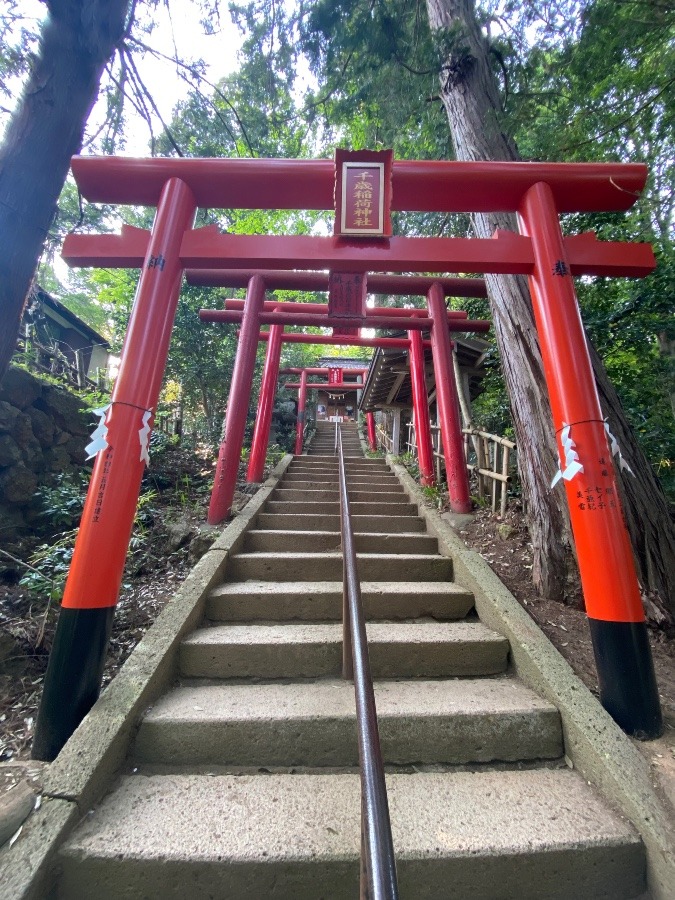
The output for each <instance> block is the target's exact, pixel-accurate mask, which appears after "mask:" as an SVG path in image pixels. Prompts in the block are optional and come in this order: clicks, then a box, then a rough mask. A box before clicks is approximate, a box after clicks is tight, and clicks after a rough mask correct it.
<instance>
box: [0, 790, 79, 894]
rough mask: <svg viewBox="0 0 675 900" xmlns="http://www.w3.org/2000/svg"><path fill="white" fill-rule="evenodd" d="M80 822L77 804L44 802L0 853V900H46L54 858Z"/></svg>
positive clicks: (44, 800) (58, 801) (51, 882)
mask: <svg viewBox="0 0 675 900" xmlns="http://www.w3.org/2000/svg"><path fill="white" fill-rule="evenodd" d="M79 818H80V812H79V810H78V807H77V804H76V803H73V802H69V801H67V800H54V799H50V798H44V799H43V800H42V805H41V806H40V809H37V810H35V811H34V812H33V813H31V815H30V817H29V818H28V819H27V820H26V822H25V823H24V824H23V827H22V829H21V834H20V835H19V837H18V838H17V840H16V842H15V843H14V844H13V846H12V847H9V846H8V845H6V846H5V847H3V849H2V850H0V900H19V898H21V900H46V898H47V897H49V896H50V894H51V890H52V885H53V871H52V867H53V863H54V854H55V853H56V850H57V849H58V847H59V846H60V845H61V843H63V841H64V839H65V837H66V835H67V834H68V833H69V832H70V831H71V829H72V828H73V826H74V825H75V824H76V823H77V821H78V820H79Z"/></svg>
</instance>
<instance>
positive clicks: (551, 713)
mask: <svg viewBox="0 0 675 900" xmlns="http://www.w3.org/2000/svg"><path fill="white" fill-rule="evenodd" d="M333 435H334V432H333V426H330V427H328V426H327V425H323V424H322V423H319V426H318V430H317V433H316V435H315V438H314V441H313V442H312V446H311V447H310V450H309V452H308V453H307V454H306V455H303V456H301V457H296V458H295V459H294V460H293V462H292V463H291V464H290V466H289V468H288V470H287V472H286V474H285V475H284V477H283V479H282V481H281V482H280V483H279V486H278V487H277V488H276V489H275V491H274V492H273V494H272V495H271V497H270V499H269V500H268V501H267V503H266V504H265V506H264V507H263V509H262V511H261V512H260V513H259V515H258V517H257V520H256V522H255V527H254V528H253V529H252V530H250V531H249V532H248V533H247V536H246V541H245V544H244V547H243V550H242V552H239V553H237V554H236V555H234V556H233V557H232V558H231V559H230V561H229V562H228V565H227V569H226V577H227V580H226V582H225V583H223V584H221V585H220V586H218V587H217V588H215V589H214V590H213V591H212V592H211V595H210V598H209V601H208V606H207V619H206V621H205V622H204V623H203V627H201V628H200V629H198V630H197V631H195V632H194V633H192V634H190V635H189V636H188V637H187V638H186V639H185V640H184V641H183V643H182V647H181V652H180V671H181V677H180V681H179V683H178V684H176V685H175V686H174V687H173V689H172V690H170V691H169V692H168V693H167V694H166V695H165V696H163V697H162V698H161V699H160V700H159V701H158V702H157V703H156V704H155V706H154V708H151V709H150V710H148V712H147V713H146V715H145V717H144V719H143V721H142V723H141V725H140V728H139V731H138V734H137V738H136V741H135V745H134V748H133V753H132V757H131V759H130V761H129V766H128V768H127V774H125V775H124V776H123V777H122V778H121V780H120V781H119V783H118V784H117V785H116V786H115V789H114V790H113V792H112V793H111V794H109V796H108V797H107V798H106V799H105V800H104V801H103V802H102V804H101V805H100V806H99V807H98V808H96V809H95V810H94V811H93V812H92V814H90V815H87V816H85V818H84V820H83V822H82V823H81V824H80V826H79V827H78V829H77V830H76V831H75V832H73V834H72V835H71V837H70V838H69V840H68V841H67V842H66V844H65V846H64V847H63V848H62V850H61V852H60V867H61V879H60V884H59V894H58V896H60V897H62V898H66V900H80V898H82V900H85V898H86V900H90V898H92V897H95V898H96V900H108V898H113V897H114V898H115V900H121V898H134V900H137V898H148V900H149V898H161V900H166V898H176V900H178V898H181V900H182V898H187V897H189V898H235V900H238V898H251V900H253V898H256V900H261V898H266V897H274V898H284V900H286V898H288V900H291V898H293V900H295V898H307V900H310V898H311V900H320V898H325V900H341V898H356V897H357V896H358V878H359V874H358V873H359V862H358V854H359V844H360V837H359V828H360V825H359V818H360V786H359V775H358V770H357V768H356V766H357V745H356V725H355V713H354V694H353V686H352V685H351V683H347V682H345V681H343V680H342V679H341V677H340V666H341V651H342V648H341V634H342V626H341V624H340V622H339V619H340V616H341V606H342V558H341V554H340V534H339V504H338V494H337V463H336V460H335V457H334V455H333V441H334V436H333ZM343 442H344V447H345V455H346V469H347V480H348V489H349V492H350V506H351V510H352V515H353V522H354V530H355V532H356V545H357V555H358V566H359V575H360V578H361V581H362V593H363V601H364V607H365V613H366V617H367V620H368V629H367V630H368V636H369V652H370V660H371V666H372V670H373V675H374V677H375V678H376V679H377V681H376V685H375V693H376V701H377V708H378V716H379V726H380V735H381V741H382V748H383V755H384V758H385V763H386V766H387V785H388V792H389V804H390V810H391V817H392V828H393V835H394V844H395V848H396V853H397V865H398V876H399V885H400V892H401V897H402V898H409V900H422V898H447V897H453V898H457V900H465V898H466V900H469V898H470V900H474V898H480V900H488V898H491V900H509V898H518V900H521V898H533V900H534V898H537V900H542V898H550V900H553V898H560V900H584V898H586V900H591V898H592V900H599V898H607V900H620V898H630V897H638V896H641V895H642V893H643V891H644V890H645V859H644V850H643V846H642V844H641V842H640V840H639V839H638V837H637V835H636V833H635V832H634V831H633V830H632V827H631V826H630V825H629V824H627V823H626V821H625V820H624V819H622V818H621V817H620V816H619V815H618V814H616V813H615V812H613V811H612V810H611V809H609V808H608V807H607V806H606V805H605V803H604V802H603V801H602V800H601V799H600V797H599V795H598V794H597V793H596V791H595V790H594V789H593V788H592V787H591V786H589V785H588V784H587V783H586V781H584V780H583V779H582V778H580V777H579V776H578V775H577V774H576V773H575V772H573V771H571V770H570V769H568V768H567V767H566V766H565V764H564V748H563V738H562V733H561V724H560V718H559V715H558V712H557V710H556V708H555V707H554V706H552V705H551V704H549V703H548V702H545V701H544V700H542V699H540V698H539V697H538V696H536V695H535V694H533V693H532V692H531V691H530V690H529V689H527V688H526V687H525V686H524V685H523V684H521V683H520V682H519V681H518V680H516V679H515V678H514V677H513V676H512V675H511V674H510V673H509V669H508V657H509V647H508V642H507V641H506V640H505V639H504V638H503V637H501V636H500V635H499V634H497V633H495V632H493V631H491V630H489V629H488V628H486V627H485V626H484V625H483V624H482V623H481V622H480V621H479V620H478V618H477V616H476V614H475V612H474V611H473V598H472V596H471V595H470V594H469V593H468V592H467V591H466V590H464V589H463V588H462V587H461V586H460V585H458V584H456V583H454V582H453V580H452V576H453V572H452V560H451V559H449V558H448V557H445V556H442V555H440V554H439V552H438V546H437V541H436V539H435V538H432V537H431V536H429V535H428V534H427V533H426V532H425V528H424V523H423V520H422V519H420V518H418V516H417V510H416V507H415V506H414V505H412V504H411V503H409V502H408V499H407V496H406V495H405V494H404V492H403V490H402V488H401V487H400V485H399V482H398V479H397V478H396V477H395V476H394V475H393V474H391V473H390V471H389V469H388V468H387V467H386V465H385V463H384V461H382V460H380V459H367V458H365V457H364V455H363V453H362V451H361V445H360V442H359V439H358V436H357V434H356V430H355V428H353V427H352V428H350V427H349V426H343Z"/></svg>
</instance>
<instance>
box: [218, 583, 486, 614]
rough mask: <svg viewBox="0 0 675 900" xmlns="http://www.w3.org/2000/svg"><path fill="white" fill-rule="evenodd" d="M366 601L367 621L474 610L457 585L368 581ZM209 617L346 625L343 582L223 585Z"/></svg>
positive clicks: (363, 592)
mask: <svg viewBox="0 0 675 900" xmlns="http://www.w3.org/2000/svg"><path fill="white" fill-rule="evenodd" d="M361 599H362V601H363V610H364V615H365V617H366V619H418V618H424V617H430V618H433V619H439V620H447V619H462V618H464V616H466V615H467V613H468V612H469V611H470V610H471V609H473V594H472V593H471V592H470V591H467V590H466V588H463V587H461V586H460V585H458V584H456V583H455V582H454V581H424V582H421V583H420V582H417V581H363V582H361ZM206 615H207V617H208V618H209V619H212V620H220V621H251V620H256V619H266V620H277V621H278V620H288V619H296V620H301V621H305V622H311V621H342V582H341V581H305V582H300V583H299V584H296V583H294V582H287V581H281V582H278V581H244V582H234V583H233V584H221V585H220V586H219V587H217V588H214V589H213V590H212V591H211V593H210V595H209V598H208V600H207V605H206Z"/></svg>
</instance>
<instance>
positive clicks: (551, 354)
mask: <svg viewBox="0 0 675 900" xmlns="http://www.w3.org/2000/svg"><path fill="white" fill-rule="evenodd" d="M72 171H73V174H74V176H75V180H76V182H77V185H78V188H79V190H80V192H81V194H82V196H83V197H84V198H85V199H87V200H89V201H92V202H98V203H107V204H130V205H147V206H155V207H156V208H157V212H156V216H155V221H154V224H153V227H152V229H151V230H150V231H146V230H144V229H139V228H132V227H128V226H123V228H122V231H121V233H120V234H119V235H109V234H103V235H91V234H71V235H69V236H68V237H67V239H66V241H65V244H64V249H63V256H64V258H65V259H66V261H67V262H68V263H69V264H71V265H76V266H103V267H128V268H140V270H141V275H140V279H139V283H138V289H137V293H136V298H135V302H134V307H133V311H132V314H131V318H130V322H129V327H128V332H127V336H126V340H125V344H124V348H123V353H122V362H121V366H120V371H119V376H118V378H117V381H116V383H115V387H114V391H113V395H112V400H111V403H110V406H109V407H108V409H107V411H106V413H105V418H104V421H103V422H102V423H101V425H100V426H99V428H98V429H97V440H96V442H94V443H95V446H96V451H97V452H96V459H95V463H94V468H93V474H92V479H91V484H90V488H89V492H88V495H87V499H86V502H85V506H84V511H83V515H82V521H81V525H80V530H79V534H78V538H77V542H76V546H75V551H74V555H73V561H72V564H71V569H70V573H69V576H68V580H67V583H66V588H65V593H64V597H63V601H62V607H61V611H60V615H59V621H58V624H57V630H56V634H55V638H54V643H53V647H52V652H51V655H50V660H49V666H48V671H47V675H46V678H45V685H44V691H43V696H42V702H41V706H40V711H39V714H38V720H37V726H36V733H35V739H34V743H33V755H34V756H35V757H37V758H42V759H52V758H54V756H56V754H57V753H58V752H59V750H60V749H61V747H62V746H63V744H64V743H65V741H66V740H67V739H68V737H69V736H70V735H71V734H72V732H73V731H74V729H75V728H76V727H77V725H78V724H79V722H80V721H81V720H82V718H83V717H84V716H85V714H86V713H87V711H88V710H89V709H90V708H91V706H92V705H93V703H94V702H95V700H96V698H97V696H98V693H99V690H100V684H101V676H102V670H103V663H104V659H105V651H106V647H107V643H108V639H109V635H110V629H111V625H112V620H113V615H114V609H115V605H116V602H117V597H118V593H119V588H120V584H121V579H122V572H123V568H124V562H125V558H126V553H127V548H128V543H129V539H130V536H131V529H132V526H133V521H134V515H135V510H136V504H137V500H138V494H139V491H140V484H141V477H142V475H143V471H144V468H145V465H146V463H147V462H148V461H149V457H148V440H149V435H150V429H151V425H152V420H153V416H154V413H155V410H156V406H157V402H158V398H159V392H160V388H161V383H162V377H163V372H164V368H165V363H166V357H167V353H168V347H169V342H170V337H171V330H172V326H173V320H174V316H175V311H176V306H177V303H178V297H179V294H180V286H181V282H182V278H183V274H184V273H185V272H186V270H187V271H188V272H190V273H191V274H190V276H189V277H190V280H192V281H193V282H194V281H195V279H197V278H202V279H203V281H202V283H210V284H213V283H216V284H218V283H222V282H221V281H220V280H219V279H221V278H223V277H224V273H225V272H227V271H228V270H236V271H238V272H239V273H240V274H241V273H243V274H244V277H245V279H246V282H247V294H246V299H245V301H244V302H243V307H242V308H230V309H226V310H224V311H222V312H221V313H220V320H221V321H230V322H239V323H240V324H241V330H240V333H239V344H238V349H237V356H236V361H235V366H234V371H233V375H232V382H231V387H230V401H229V405H228V415H227V422H226V433H225V441H224V444H223V446H222V447H221V451H220V454H219V460H218V467H217V474H216V483H215V486H214V495H213V500H212V507H213V509H212V512H211V518H212V519H215V520H222V518H224V517H225V516H226V515H227V513H228V511H229V507H230V505H231V501H232V494H233V491H234V484H235V481H236V474H237V468H238V464H239V459H240V452H241V445H242V441H243V436H244V427H245V419H246V410H247V408H248V404H249V399H250V389H251V384H252V380H253V372H254V366H255V359H256V350H257V347H258V343H259V341H260V339H261V332H260V326H261V325H269V326H270V330H269V332H267V333H265V332H263V334H262V337H263V338H264V337H265V334H267V339H268V340H269V342H270V345H272V346H276V343H277V342H279V341H281V340H288V339H289V338H292V337H293V336H292V335H290V334H289V335H283V334H282V330H283V327H284V326H285V325H290V324H291V322H292V321H293V324H297V325H316V324H319V325H323V326H326V327H333V329H334V333H333V335H325V336H324V338H323V340H322V341H317V340H316V339H315V338H314V337H313V338H312V340H313V341H314V342H326V343H331V344H335V343H347V342H350V343H351V342H353V341H354V340H355V339H357V340H358V330H359V329H360V328H362V327H370V328H373V327H375V328H396V329H403V330H406V331H408V332H409V336H408V338H407V339H405V341H406V344H407V345H409V346H410V347H411V348H412V346H413V345H414V344H416V345H417V347H418V349H419V343H420V341H421V332H422V331H424V330H428V331H430V333H431V344H432V351H433V357H434V366H435V367H436V383H437V391H438V400H439V406H440V407H441V409H442V408H443V404H444V401H443V398H442V392H443V391H445V392H446V395H447V397H446V401H445V402H447V410H446V413H447V416H448V417H450V416H451V415H452V412H453V409H452V408H453V406H454V414H455V415H457V410H456V405H455V404H453V400H452V396H451V395H450V393H449V392H450V390H451V386H452V385H454V380H453V379H452V377H451V373H452V367H451V357H450V353H451V345H450V328H451V327H452V328H453V329H458V330H462V328H463V326H467V327H468V324H467V322H466V320H463V319H462V318H460V317H457V316H453V315H452V314H449V313H448V310H447V309H446V306H445V299H444V298H445V293H446V292H445V288H444V286H443V280H442V279H441V278H438V277H437V276H439V275H441V274H446V273H473V274H484V273H502V274H521V275H526V276H527V277H528V280H529V285H530V292H531V295H532V301H533V306H534V312H535V320H536V324H537V331H538V335H539V341H540V344H541V349H542V355H543V360H544V370H545V375H546V381H547V386H548V391H549V396H550V400H551V407H552V412H553V427H554V429H555V432H556V435H557V437H558V443H559V452H560V472H559V478H560V479H561V480H562V482H563V484H564V485H565V489H566V493H567V499H568V503H569V507H570V517H571V522H572V529H573V533H574V538H575V543H576V550H577V557H578V562H579V569H580V574H581V580H582V587H583V593H584V598H585V603H586V611H587V614H588V618H589V625H590V631H591V638H592V641H593V646H594V651H595V656H596V663H597V665H598V672H599V680H600V696H601V700H602V702H603V704H604V705H605V707H606V708H607V709H608V710H609V711H610V712H611V714H612V715H613V716H614V718H615V719H616V720H617V721H618V722H619V724H621V725H622V726H623V727H624V728H625V729H626V730H628V731H629V732H632V733H634V734H639V735H641V736H655V735H657V734H658V733H660V731H661V712H660V706H659V700H658V692H657V688H656V681H655V678H654V669H653V663H652V659H651V652H650V649H649V643H648V637H647V630H646V624H645V619H644V612H643V607H642V602H641V598H640V589H639V585H638V582H637V578H636V574H635V567H634V563H633V558H632V552H631V547H630V541H629V537H628V533H627V530H626V527H625V524H624V519H623V514H622V511H621V507H620V500H619V495H618V491H617V487H616V475H615V469H614V465H613V460H612V451H613V447H610V443H609V441H608V435H607V432H606V426H605V422H604V420H603V416H602V413H601V409H600V403H599V399H598V395H597V391H596V388H595V381H594V377H593V372H592V368H591V363H590V358H589V355H588V349H587V345H586V339H585V335H584V330H583V325H582V322H581V317H580V313H579V308H578V303H577V299H576V295H575V290H574V283H573V277H572V276H574V275H591V276H598V275H600V276H637V277H642V276H644V275H646V274H648V273H649V272H650V271H652V269H653V268H654V266H655V261H654V256H653V252H652V249H651V247H650V246H649V245H647V244H630V243H616V242H604V241H598V240H597V239H596V238H595V235H594V234H592V233H589V234H579V235H574V236H571V237H565V236H563V233H562V231H561V228H560V223H559V216H560V214H561V213H572V212H592V211H615V210H626V209H628V208H630V206H632V205H633V203H634V202H635V200H636V199H637V197H638V196H639V194H640V192H641V191H642V189H643V187H644V184H645V181H646V176H647V172H646V167H644V166H642V165H632V164H631V165H621V164H612V163H610V164H600V163H564V164H562V163H506V162H474V163H465V162H444V161H394V160H393V156H392V153H391V151H384V152H379V153H378V152H372V151H359V152H349V151H340V150H338V151H337V153H336V158H335V160H328V159H322V160H318V159H317V160H279V159H124V158H116V157H106V158H96V157H75V158H74V159H73V161H72ZM199 207H203V208H221V209H223V208H241V209H307V210H309V209H318V210H334V211H335V227H334V233H333V235H332V236H328V237H317V236H311V235H303V236H276V235H274V236H272V235H233V234H221V233H220V232H219V230H218V228H217V227H215V226H207V227H203V228H194V227H193V224H194V219H195V215H196V212H197V209H198V208H199ZM392 211H418V212H441V213H472V212H498V211H499V212H516V213H517V214H518V221H519V230H520V233H514V232H510V231H500V232H497V233H496V234H495V235H494V236H493V238H492V239H476V238H413V237H400V236H394V235H393V233H392V226H391V212H392ZM279 270H281V271H283V272H286V273H288V275H289V277H290V276H291V273H292V275H293V277H296V276H298V275H299V273H302V272H304V273H305V275H304V276H301V277H307V278H311V277H319V276H320V278H321V279H322V280H323V283H324V284H325V279H326V277H328V279H329V284H328V292H329V301H328V304H327V307H325V308H324V307H323V305H321V308H319V309H315V310H311V309H309V308H308V307H307V306H306V305H304V304H303V308H302V309H301V310H298V309H295V310H293V309H288V310H287V309H286V306H291V304H285V303H281V302H279V303H277V302H276V301H273V302H272V308H270V307H269V306H268V305H267V304H268V303H269V302H270V301H266V299H265V291H266V288H267V286H268V280H269V281H270V283H269V286H270V287H271V286H272V282H273V279H274V277H275V276H274V275H273V273H277V274H278V273H279ZM326 271H327V272H328V273H329V274H328V276H326V275H325V272H326ZM367 273H426V274H427V275H428V273H431V279H430V280H429V279H427V280H426V281H425V282H424V284H423V285H419V290H418V289H416V288H415V287H414V286H413V282H414V280H415V279H414V278H412V279H410V280H409V281H408V285H407V288H406V290H405V293H421V294H424V295H425V296H426V300H427V310H426V312H424V311H415V312H413V311H409V310H404V311H403V315H401V314H400V313H394V311H393V310H387V311H386V312H383V311H382V310H378V312H377V313H376V314H374V313H373V311H372V310H369V309H368V308H367V307H366V305H365V296H366V289H367V288H366V285H367V281H368V279H367V277H366V276H367ZM376 277H379V276H369V278H370V282H371V287H372V283H373V279H374V278H376ZM389 277H392V276H391V275H389ZM209 279H210V280H209ZM462 281H463V282H464V280H463V279H462ZM229 283H231V282H229ZM275 283H276V285H277V286H279V287H280V286H281V285H280V284H279V282H278V280H277V282H275ZM453 290H455V289H453ZM481 290H482V288H481ZM481 327H482V326H481ZM275 328H276V329H277V330H275ZM471 330H476V323H472V324H471ZM411 334H412V335H417V337H412V338H411V337H410V335H411ZM299 337H302V338H303V339H304V336H299ZM365 340H367V339H363V338H361V339H360V341H364V342H365ZM380 340H383V339H380ZM384 340H386V339H384ZM388 340H390V341H391V340H396V339H395V338H389V339H388ZM275 352H276V350H275ZM268 358H269V355H268ZM446 413H443V412H442V413H441V422H443V417H444V416H445V415H446ZM449 421H450V418H448V419H446V426H447V423H448V422H449ZM446 431H447V432H448V433H447V435H446V433H445V432H444V433H443V434H442V437H443V443H444V446H445V447H446V453H448V457H447V458H448V459H449V464H450V468H449V469H448V479H449V480H450V479H451V478H452V475H451V472H452V471H453V467H455V469H456V468H457V465H458V461H460V460H461V468H462V471H463V472H464V464H463V459H462V453H461V447H460V449H459V452H458V453H457V454H456V456H455V457H454V458H450V457H452V450H451V449H450V447H449V444H448V441H449V440H450V437H451V436H450V434H449V428H447V427H446ZM613 443H614V442H613ZM463 477H465V475H464V476H463ZM588 495H593V496H594V497H596V498H597V499H596V500H595V501H594V502H586V498H587V496H588ZM579 498H582V499H581V500H580V499H579ZM214 504H215V505H214Z"/></svg>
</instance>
